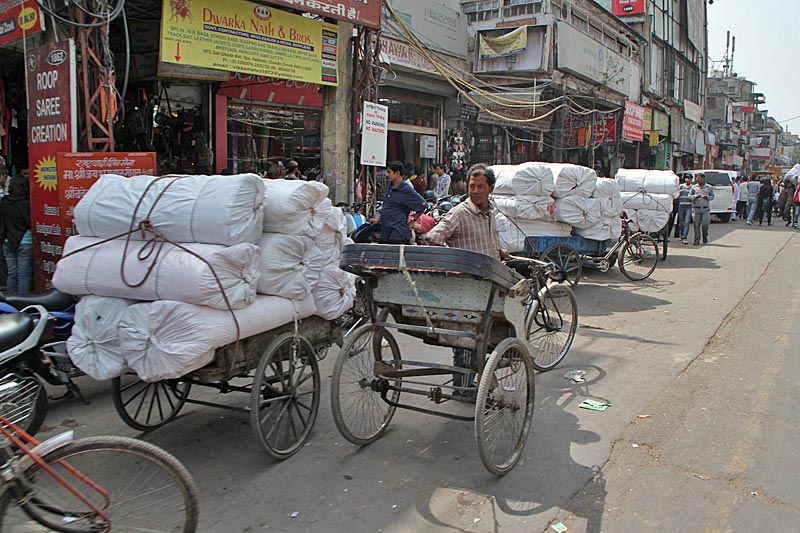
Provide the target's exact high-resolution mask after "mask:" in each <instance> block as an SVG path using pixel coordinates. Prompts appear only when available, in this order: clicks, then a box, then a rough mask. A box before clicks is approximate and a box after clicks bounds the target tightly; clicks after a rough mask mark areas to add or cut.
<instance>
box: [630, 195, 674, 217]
mask: <svg viewBox="0 0 800 533" xmlns="http://www.w3.org/2000/svg"><path fill="white" fill-rule="evenodd" d="M620 197H621V198H622V208H623V209H625V210H628V209H636V210H637V211H638V210H639V209H648V210H650V211H663V212H665V213H671V212H672V200H673V198H672V196H670V195H668V194H650V193H646V192H644V191H640V192H621V193H620Z"/></svg>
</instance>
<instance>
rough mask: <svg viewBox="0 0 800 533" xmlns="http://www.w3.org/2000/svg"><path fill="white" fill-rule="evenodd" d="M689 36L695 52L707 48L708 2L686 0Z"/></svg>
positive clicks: (703, 0)
mask: <svg viewBox="0 0 800 533" xmlns="http://www.w3.org/2000/svg"><path fill="white" fill-rule="evenodd" d="M686 22H687V32H686V33H687V36H688V37H689V40H690V41H691V42H692V44H693V45H694V48H695V50H698V51H700V52H701V53H702V52H703V50H704V49H705V46H706V0H686Z"/></svg>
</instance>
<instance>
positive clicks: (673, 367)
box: [40, 222, 800, 532]
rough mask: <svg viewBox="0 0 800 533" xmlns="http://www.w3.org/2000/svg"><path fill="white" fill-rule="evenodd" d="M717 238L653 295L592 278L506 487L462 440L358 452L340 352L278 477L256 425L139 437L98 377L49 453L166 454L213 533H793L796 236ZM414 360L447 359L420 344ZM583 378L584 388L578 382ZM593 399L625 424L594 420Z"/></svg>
mask: <svg viewBox="0 0 800 533" xmlns="http://www.w3.org/2000/svg"><path fill="white" fill-rule="evenodd" d="M711 239H712V242H711V243H710V244H709V245H706V246H701V247H694V246H683V245H680V244H676V245H674V246H673V247H671V248H670V256H669V258H668V259H667V261H666V262H663V263H660V265H659V268H658V269H657V271H656V272H655V274H654V275H653V276H652V278H651V279H649V280H647V281H645V282H640V283H634V282H629V281H627V280H626V279H625V278H623V277H622V275H621V274H620V273H619V271H618V270H617V269H616V268H614V269H612V270H611V271H610V272H608V273H601V272H597V271H589V272H588V273H586V274H585V279H583V280H582V283H581V285H580V287H579V289H578V301H579V305H580V322H581V326H582V327H581V329H580V330H579V333H578V336H577V338H576V341H575V343H574V345H573V348H572V350H571V351H570V353H569V355H568V357H567V359H566V360H565V362H564V363H562V365H561V366H560V367H558V368H557V369H555V370H553V371H551V372H547V373H543V374H537V375H536V410H535V413H534V422H533V428H532V431H531V435H530V438H529V440H528V443H527V445H526V448H525V452H524V455H523V459H522V460H521V461H520V463H519V464H518V465H517V467H516V468H515V469H514V470H513V471H512V472H511V473H509V474H508V475H506V476H505V477H503V478H495V477H494V476H492V475H491V474H489V473H488V472H486V471H485V470H484V469H483V466H482V464H481V462H480V459H479V457H478V452H477V448H476V445H475V441H474V437H473V427H472V425H471V424H470V423H466V422H459V421H450V420H445V419H441V418H436V417H430V416H426V415H422V414H416V413H412V412H398V413H397V414H396V415H395V417H394V419H393V421H392V424H391V426H390V428H389V430H388V431H387V432H386V433H385V435H384V436H383V437H382V438H381V439H380V440H379V441H377V442H376V443H374V444H372V445H371V446H368V447H365V448H358V447H356V446H353V445H351V444H349V443H347V441H345V440H344V439H343V438H342V437H341V436H340V435H339V433H338V432H337V430H336V428H335V426H334V424H333V419H332V416H331V413H330V408H329V405H328V403H329V402H328V394H329V386H328V384H329V380H328V379H325V378H327V377H329V376H330V374H331V370H332V368H333V363H334V358H335V356H336V353H335V351H334V350H332V351H331V356H329V357H328V358H327V359H326V360H324V361H323V362H322V363H321V368H322V375H323V389H324V390H323V397H322V399H323V401H322V405H321V408H320V412H319V417H318V419H317V424H316V427H315V430H314V432H313V433H312V436H311V438H310V440H309V442H308V444H307V445H306V446H305V448H304V449H303V450H302V451H301V452H300V453H299V454H298V455H296V456H295V457H293V458H291V459H289V460H287V461H284V462H281V463H276V462H274V461H272V460H270V459H269V458H268V457H267V456H265V455H264V454H263V453H262V452H261V451H260V449H259V446H258V444H257V443H256V441H255V439H254V437H253V435H252V432H251V430H250V428H249V417H248V416H247V415H244V414H238V413H234V412H228V411H220V410H217V409H213V408H208V407H203V406H186V407H185V408H184V410H183V411H182V413H181V415H180V416H179V417H178V418H177V419H176V420H174V421H173V422H172V423H170V424H169V425H167V426H165V427H163V428H160V429H158V430H156V431H153V432H151V433H149V434H146V435H141V434H140V433H138V432H136V431H134V430H132V429H130V428H128V427H127V426H125V425H124V424H123V423H122V422H121V421H120V420H119V418H118V417H117V415H116V413H115V412H114V408H113V405H112V402H111V397H110V394H109V386H108V384H106V383H93V382H91V381H89V380H88V378H81V385H82V386H83V388H84V389H85V391H86V393H87V396H88V398H89V399H90V400H91V405H89V406H84V405H81V404H79V403H78V402H76V401H74V400H68V401H62V402H60V403H56V404H54V405H53V406H52V407H51V411H50V413H49V415H48V418H47V421H46V427H45V428H44V430H43V431H42V432H41V433H40V436H42V437H44V436H49V435H52V434H54V433H55V432H57V431H59V430H61V429H63V428H65V427H68V428H75V430H76V432H77V433H78V435H80V436H86V435H94V434H120V435H128V436H138V437H140V438H144V439H146V440H149V441H151V442H154V443H155V444H158V445H159V446H162V447H164V448H166V449H167V450H169V451H171V452H172V453H174V454H175V455H176V456H178V458H180V459H181V460H182V461H183V462H184V463H185V464H186V466H187V467H188V468H189V469H190V470H191V472H192V473H193V475H194V476H195V479H196V481H197V483H198V485H199V487H200V491H201V508H202V509H201V530H202V531H213V532H250V531H267V530H269V531H297V532H301V531H302V532H305V531H311V532H317V531H319V532H330V531H342V530H347V531H391V532H411V531H413V532H418V531H448V530H450V531H470V532H473V531H474V532H489V531H511V532H517V531H545V530H548V527H549V526H550V525H552V524H554V523H558V522H562V523H563V524H565V525H566V526H567V527H568V528H569V531H613V532H619V531H632V532H633V531H636V532H640V531H765V530H794V531H797V530H798V524H800V514H799V511H800V496H798V495H800V490H798V489H800V481H798V480H800V476H798V475H797V472H798V471H800V454H798V448H797V442H798V441H799V440H800V439H798V437H800V435H799V434H798V433H800V430H799V429H798V428H799V426H798V417H797V414H796V411H795V409H793V408H794V407H795V406H796V405H797V404H798V399H799V398H798V392H797V385H798V383H799V382H800V364H799V363H798V361H797V357H796V356H797V355H799V354H800V349H798V345H800V334H798V329H797V324H798V315H800V290H799V289H798V286H799V285H798V283H797V281H796V279H797V278H796V276H797V275H796V272H797V265H798V264H800V234H796V233H794V232H791V231H787V230H785V229H784V228H783V226H782V224H781V226H780V227H770V228H767V227H764V228H758V227H748V226H745V225H744V223H743V222H733V223H730V224H719V223H716V224H713V225H712V228H711ZM401 349H402V351H403V353H404V356H406V357H408V354H411V353H413V354H415V355H414V356H415V357H418V356H419V357H441V360H442V361H443V362H446V361H447V360H448V358H449V352H448V351H447V350H446V349H441V348H431V347H426V346H423V345H422V344H419V343H417V342H416V341H413V340H403V341H402V342H401ZM573 369H583V370H585V371H586V372H587V380H588V381H587V382H586V383H583V384H575V383H571V382H568V381H567V380H566V379H564V377H563V376H564V373H565V372H567V371H568V370H573ZM202 396H206V397H207V398H209V399H212V400H216V401H223V402H227V403H229V404H231V405H238V406H245V405H247V404H248V402H249V397H248V396H247V395H244V394H241V393H231V394H227V395H221V394H218V393H216V392H213V393H205V394H203V395H202ZM585 398H596V399H602V400H606V401H608V402H610V403H611V404H612V407H610V408H609V409H608V410H607V411H605V412H593V411H588V410H584V409H580V408H578V404H580V402H581V401H582V400H583V399H585ZM464 409H466V407H464ZM465 414H468V410H467V411H465Z"/></svg>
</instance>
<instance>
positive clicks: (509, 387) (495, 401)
mask: <svg viewBox="0 0 800 533" xmlns="http://www.w3.org/2000/svg"><path fill="white" fill-rule="evenodd" d="M534 390H535V389H534V382H533V364H532V361H531V357H530V354H529V353H528V349H527V348H526V347H525V344H523V343H522V342H521V341H520V340H519V339H516V338H511V337H509V338H507V339H503V340H502V341H501V342H500V344H498V345H497V347H496V348H495V349H494V351H493V352H492V355H490V356H489V360H488V361H487V363H486V367H485V368H484V369H483V374H481V383H480V386H479V387H478V403H477V405H476V406H475V439H476V441H477V444H478V453H480V456H481V462H483V466H485V467H486V469H487V470H488V471H489V472H491V473H492V474H494V475H496V476H502V475H504V474H507V473H508V472H509V471H510V470H511V469H512V468H514V465H515V464H517V461H519V458H520V456H521V455H522V450H523V448H524V447H525V442H526V441H527V440H528V433H529V432H530V429H531V418H532V417H533V397H534Z"/></svg>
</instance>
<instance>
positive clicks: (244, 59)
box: [160, 0, 339, 85]
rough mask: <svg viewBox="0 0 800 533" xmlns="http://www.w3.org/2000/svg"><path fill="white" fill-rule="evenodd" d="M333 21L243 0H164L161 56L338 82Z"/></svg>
mask: <svg viewBox="0 0 800 533" xmlns="http://www.w3.org/2000/svg"><path fill="white" fill-rule="evenodd" d="M338 57H339V31H338V28H337V27H336V26H335V25H333V24H326V23H323V22H320V21H318V20H313V19H310V18H306V17H302V16H300V15H293V14H291V13H287V12H285V11H281V10H279V9H274V8H270V7H267V6H264V5H261V4H254V3H252V2H245V1H243V0H192V1H191V2H189V0H164V5H163V10H162V15H161V46H160V60H161V61H163V62H165V63H177V64H180V65H191V66H195V67H205V68H213V69H218V70H227V71H234V72H243V73H245V74H255V75H258V76H272V77H276V78H283V79H290V80H298V81H305V82H309V83H319V84H322V85H338V83H339V80H338V70H337V69H338Z"/></svg>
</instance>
